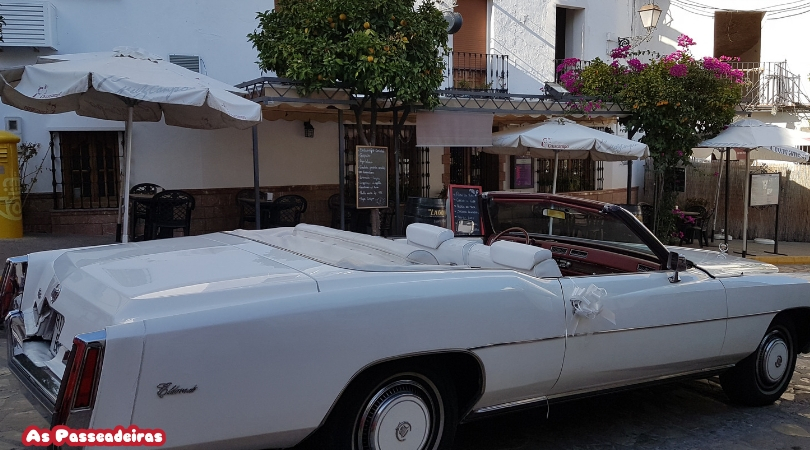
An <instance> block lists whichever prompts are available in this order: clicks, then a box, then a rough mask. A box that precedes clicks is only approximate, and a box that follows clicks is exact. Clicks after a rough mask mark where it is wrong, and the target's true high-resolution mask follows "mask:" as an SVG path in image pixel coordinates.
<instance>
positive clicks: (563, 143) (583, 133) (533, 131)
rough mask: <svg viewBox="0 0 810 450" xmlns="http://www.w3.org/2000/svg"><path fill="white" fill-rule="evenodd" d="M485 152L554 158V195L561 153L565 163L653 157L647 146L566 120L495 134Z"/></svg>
mask: <svg viewBox="0 0 810 450" xmlns="http://www.w3.org/2000/svg"><path fill="white" fill-rule="evenodd" d="M483 151H484V152H487V153H496V154H501V155H528V156H531V157H533V158H545V159H551V158H554V184H553V186H552V192H554V193H556V192H557V164H558V162H559V157H560V153H563V159H586V158H587V157H589V156H590V157H591V159H593V160H595V161H627V160H632V159H641V158H645V157H647V156H648V155H649V148H648V147H647V144H642V143H641V142H636V141H632V140H630V139H625V138H623V137H620V136H616V135H613V134H609V133H605V132H604V131H599V130H595V129H593V128H588V127H586V126H583V125H579V124H577V123H576V122H573V121H571V120H568V119H562V118H559V119H552V120H548V121H546V122H542V123H539V124H536V125H531V126H527V127H521V128H515V129H510V130H504V131H499V132H497V133H493V134H492V147H484V148H483Z"/></svg>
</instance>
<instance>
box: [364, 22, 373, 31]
mask: <svg viewBox="0 0 810 450" xmlns="http://www.w3.org/2000/svg"><path fill="white" fill-rule="evenodd" d="M363 28H365V29H366V30H368V29H369V28H371V24H370V23H368V22H364V23H363Z"/></svg>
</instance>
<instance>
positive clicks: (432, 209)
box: [402, 197, 447, 228]
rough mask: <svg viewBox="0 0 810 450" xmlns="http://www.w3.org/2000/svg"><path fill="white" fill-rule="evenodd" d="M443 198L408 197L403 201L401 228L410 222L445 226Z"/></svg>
mask: <svg viewBox="0 0 810 450" xmlns="http://www.w3.org/2000/svg"><path fill="white" fill-rule="evenodd" d="M444 202H445V200H444V199H443V198H427V197H408V200H407V201H406V202H405V215H404V217H403V219H402V223H403V228H408V225H410V224H412V223H428V224H430V225H436V226H437V227H446V226H447V209H446V208H445V204H444Z"/></svg>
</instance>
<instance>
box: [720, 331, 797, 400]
mask: <svg viewBox="0 0 810 450" xmlns="http://www.w3.org/2000/svg"><path fill="white" fill-rule="evenodd" d="M795 336H796V334H795V332H794V328H793V324H792V322H790V321H789V320H785V319H777V320H774V322H773V323H771V326H770V327H768V331H767V332H766V333H765V336H764V337H763V338H762V341H760V343H759V346H758V347H757V350H756V351H755V352H754V353H752V354H751V355H749V356H748V357H747V358H745V359H744V360H742V361H741V362H739V363H738V364H737V365H736V366H734V367H733V368H731V369H729V370H728V371H726V372H725V373H723V374H722V375H720V384H721V385H722V386H723V391H724V392H725V393H726V395H728V397H729V398H730V399H731V400H732V401H734V402H736V403H741V404H744V405H750V406H764V405H769V404H771V403H773V402H775V401H776V400H777V399H778V398H779V397H781V396H782V394H783V393H784V392H785V389H787V387H788V384H789V383H790V379H791V377H792V376H793V370H794V369H795V368H796V338H795Z"/></svg>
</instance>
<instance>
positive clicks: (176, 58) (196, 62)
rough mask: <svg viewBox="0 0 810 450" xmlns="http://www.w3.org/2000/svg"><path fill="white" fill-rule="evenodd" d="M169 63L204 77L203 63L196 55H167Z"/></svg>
mask: <svg viewBox="0 0 810 450" xmlns="http://www.w3.org/2000/svg"><path fill="white" fill-rule="evenodd" d="M169 62H170V63H172V64H177V65H178V66H180V67H185V68H186V69H188V70H190V71H192V72H197V73H201V74H203V75H206V73H205V63H204V62H203V60H202V58H200V57H199V56H196V55H169Z"/></svg>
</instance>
